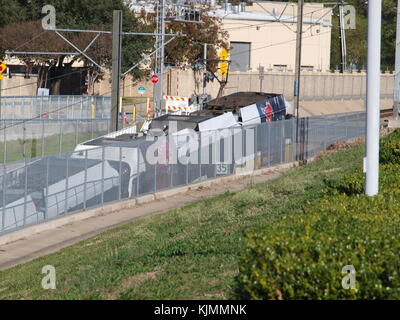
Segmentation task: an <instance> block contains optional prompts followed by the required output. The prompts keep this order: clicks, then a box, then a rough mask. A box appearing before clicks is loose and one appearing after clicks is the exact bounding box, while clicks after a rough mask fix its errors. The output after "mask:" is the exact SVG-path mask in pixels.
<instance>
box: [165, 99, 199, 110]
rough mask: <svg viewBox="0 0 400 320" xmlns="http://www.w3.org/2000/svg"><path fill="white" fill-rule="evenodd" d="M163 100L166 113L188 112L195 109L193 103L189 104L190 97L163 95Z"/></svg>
mask: <svg viewBox="0 0 400 320" xmlns="http://www.w3.org/2000/svg"><path fill="white" fill-rule="evenodd" d="M164 100H165V112H166V113H169V112H173V113H177V114H182V113H186V114H189V113H191V112H194V111H196V110H195V108H194V107H193V105H191V104H190V99H189V98H187V97H177V96H164Z"/></svg>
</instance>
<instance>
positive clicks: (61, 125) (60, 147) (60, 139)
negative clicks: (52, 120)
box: [58, 119, 63, 154]
mask: <svg viewBox="0 0 400 320" xmlns="http://www.w3.org/2000/svg"><path fill="white" fill-rule="evenodd" d="M62 134H63V120H62V119H61V124H60V136H59V139H58V140H59V144H60V145H59V149H60V152H59V153H60V154H61V152H62V142H63V139H62Z"/></svg>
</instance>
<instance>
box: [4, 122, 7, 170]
mask: <svg viewBox="0 0 400 320" xmlns="http://www.w3.org/2000/svg"><path fill="white" fill-rule="evenodd" d="M5 125H6V124H5V122H4V126H5ZM3 134H4V156H3V161H4V164H6V163H7V129H6V128H4V129H3Z"/></svg>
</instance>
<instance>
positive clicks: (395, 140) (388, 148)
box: [379, 130, 400, 164]
mask: <svg viewBox="0 0 400 320" xmlns="http://www.w3.org/2000/svg"><path fill="white" fill-rule="evenodd" d="M379 157H380V162H381V164H387V163H392V164H400V130H396V131H395V132H393V133H392V134H391V135H389V136H388V137H386V138H384V139H382V140H381V143H380V155H379Z"/></svg>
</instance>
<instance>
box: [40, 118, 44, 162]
mask: <svg viewBox="0 0 400 320" xmlns="http://www.w3.org/2000/svg"><path fill="white" fill-rule="evenodd" d="M41 147H42V157H43V156H44V120H43V119H42V146H41Z"/></svg>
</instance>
